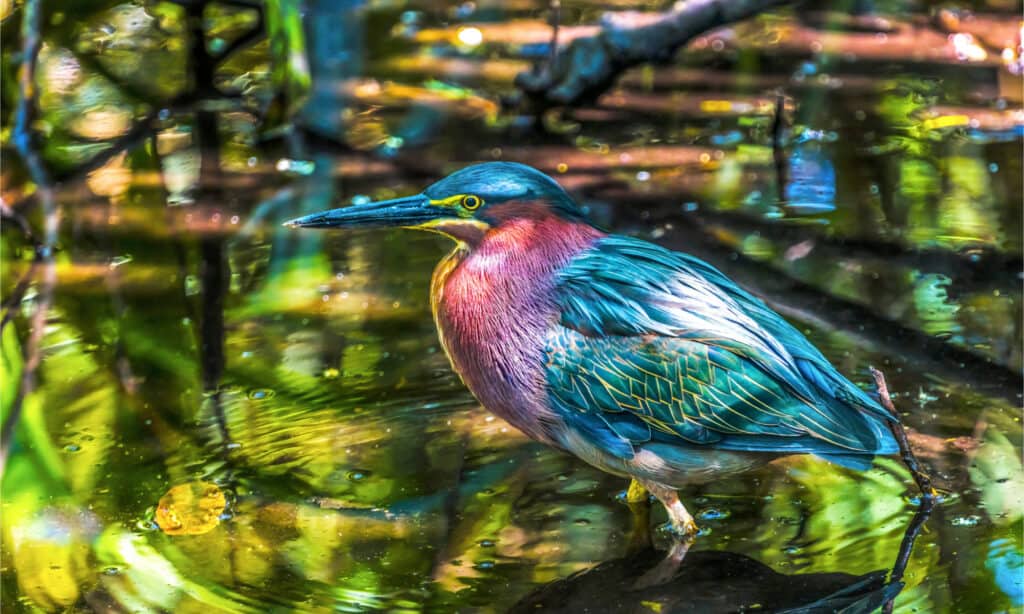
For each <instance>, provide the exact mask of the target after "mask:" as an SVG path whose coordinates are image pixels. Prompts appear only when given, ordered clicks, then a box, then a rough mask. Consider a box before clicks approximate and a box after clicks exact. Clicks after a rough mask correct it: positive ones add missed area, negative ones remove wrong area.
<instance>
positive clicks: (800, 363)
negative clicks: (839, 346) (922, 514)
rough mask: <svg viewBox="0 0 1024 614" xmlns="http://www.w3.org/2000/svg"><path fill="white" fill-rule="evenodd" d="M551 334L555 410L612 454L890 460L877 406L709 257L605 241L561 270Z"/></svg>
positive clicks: (549, 350)
mask: <svg viewBox="0 0 1024 614" xmlns="http://www.w3.org/2000/svg"><path fill="white" fill-rule="evenodd" d="M556 297H557V301H558V304H559V306H560V308H561V321H560V325H559V326H556V327H555V328H554V329H553V330H552V331H551V333H550V334H549V336H548V339H547V360H548V362H547V379H548V388H549V393H550V397H551V399H552V404H553V405H554V406H555V407H556V408H557V409H558V410H560V411H561V412H562V413H563V415H564V416H565V418H566V420H567V422H568V423H569V424H572V425H573V426H575V427H576V428H578V429H579V430H581V431H583V432H585V433H587V434H588V435H590V436H591V437H595V438H600V439H602V444H603V446H604V447H605V448H606V449H611V450H613V451H616V452H617V453H619V454H620V455H621V456H629V454H630V450H631V447H632V446H633V445H635V444H639V443H643V442H645V441H650V440H657V441H660V442H666V441H668V442H671V441H678V442H686V443H688V444H705V445H713V446H715V447H719V448H723V449H732V450H748V451H771V452H811V453H816V454H821V455H826V456H827V455H829V454H847V453H854V454H867V455H870V454H888V453H891V452H893V451H895V443H894V441H892V438H891V436H890V435H889V431H888V428H887V426H886V424H885V422H884V418H883V416H884V414H883V412H884V410H882V409H881V408H880V407H878V406H877V404H876V403H875V402H874V401H873V400H872V399H871V398H870V397H869V396H867V395H866V394H864V393H863V392H862V391H861V390H860V389H858V388H857V387H856V386H854V385H853V384H852V383H850V382H849V381H848V380H846V379H845V378H844V377H843V376H842V375H840V374H839V373H838V372H837V371H836V370H835V369H834V368H833V367H832V366H831V365H830V364H829V363H828V361H827V360H826V359H825V358H824V357H823V356H822V355H821V353H820V352H818V351H817V350H816V349H815V348H814V347H813V346H812V345H811V344H810V343H809V342H808V341H807V340H806V339H805V338H804V337H803V335H801V334H800V333H799V332H798V331H796V330H795V329H793V328H792V327H791V326H790V325H789V324H788V323H786V322H785V320H783V319H782V318H781V317H780V316H778V315H777V314H775V313H774V312H773V311H771V310H770V309H769V308H768V307H767V306H765V305H764V303H762V302H761V301H759V300H758V299H756V298H755V297H753V296H751V295H749V294H747V293H746V292H744V291H743V290H742V289H740V288H739V287H738V286H736V285H735V284H733V283H732V282H731V281H729V280H728V279H727V278H726V277H725V276H724V275H722V274H721V273H719V272H718V271H716V270H715V269H713V268H712V267H710V266H709V265H707V264H705V263H703V262H701V261H699V260H696V259H694V258H690V257H687V256H684V255H682V254H677V253H674V252H671V251H668V250H665V249H663V248H661V247H658V246H656V245H653V244H650V243H646V242H643V241H638V240H634V239H628V238H625V237H609V238H606V239H604V240H602V241H600V242H598V244H597V245H596V246H595V247H594V248H593V249H592V250H590V251H588V252H585V253H584V254H582V255H581V256H580V257H578V258H577V259H576V260H575V261H573V262H572V263H571V264H570V265H569V266H567V267H566V269H564V270H563V271H562V272H561V274H560V277H559V284H558V288H557V293H556Z"/></svg>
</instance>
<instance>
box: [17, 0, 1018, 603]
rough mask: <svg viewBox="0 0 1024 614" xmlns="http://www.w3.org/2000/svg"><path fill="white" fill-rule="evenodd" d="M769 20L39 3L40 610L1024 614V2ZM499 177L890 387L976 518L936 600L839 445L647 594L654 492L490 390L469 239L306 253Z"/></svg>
mask: <svg viewBox="0 0 1024 614" xmlns="http://www.w3.org/2000/svg"><path fill="white" fill-rule="evenodd" d="M712 4H713V3H712ZM735 4H736V5H737V6H741V5H742V6H743V7H746V9H745V10H747V14H748V15H749V16H750V18H748V19H744V20H742V21H737V22H735V23H724V22H719V23H715V22H714V19H712V20H711V22H708V23H703V22H699V21H697V20H695V19H694V20H690V21H689V22H688V23H695V24H698V25H700V26H701V27H699V28H697V27H695V31H693V32H690V33H689V34H688V35H687V36H686V37H684V38H683V39H679V38H677V39H674V40H673V39H672V38H671V36H669V38H665V36H666V35H665V30H664V28H661V26H660V22H659V19H673V18H677V17H681V18H683V21H684V23H686V22H687V20H686V17H687V13H686V12H687V11H688V10H690V8H692V6H693V5H694V3H693V2H691V3H689V4H686V3H682V4H677V5H675V6H672V5H665V4H663V3H655V2H649V1H644V0H640V1H634V2H627V1H625V0H573V1H571V2H570V1H569V0H566V1H565V2H564V3H562V4H559V3H557V2H555V3H554V4H552V5H549V4H547V3H546V2H544V0H513V1H509V2H498V1H496V0H476V1H473V0H467V1H466V2H462V3H457V2H447V3H445V2H434V1H432V0H368V1H367V0H337V1H331V0H305V1H300V0H266V1H265V2H260V1H258V0H225V1H222V2H214V1H205V0H173V1H166V2H159V1H155V0H141V1H135V2H128V1H122V0H66V1H61V2H56V1H47V2H40V1H38V0H23V1H20V2H19V1H15V0H4V1H2V2H0V18H2V22H0V36H2V47H3V59H2V91H0V97H2V105H3V108H2V113H0V115H2V121H3V125H2V128H0V136H2V152H0V153H2V157H3V159H2V162H3V164H2V174H0V188H2V194H0V196H2V209H0V212H2V215H3V217H2V247H0V250H2V270H0V273H2V278H0V290H2V298H3V320H2V336H0V358H2V365H3V371H2V382H0V409H2V414H3V415H2V418H3V445H2V454H3V465H2V472H3V473H2V480H3V481H2V504H0V516H2V518H0V522H2V540H3V548H2V559H0V580H2V583H0V591H2V593H0V594H2V605H3V608H4V610H5V611H8V610H9V611H11V612H18V611H131V612H141V611H183V612H193V611H203V612H211V611H285V610H293V609H294V610H303V611H344V612H362V611H390V612H420V611H432V612H433V611H441V612H443V611H479V612H504V611H507V610H509V609H510V608H514V607H518V608H521V609H523V610H527V611H539V610H543V608H545V607H546V608H548V609H549V610H552V611H554V610H558V611H571V612H579V611H586V610H587V608H589V610H590V611H623V612H661V611H666V612H667V611H701V612H710V611H746V610H751V609H759V610H761V611H779V610H782V609H785V608H796V607H801V606H805V607H811V606H808V604H813V603H818V604H819V610H813V609H805V610H800V611H832V609H834V607H831V606H821V605H820V604H821V603H833V602H827V601H826V602H822V601H821V599H824V598H826V597H828V596H829V595H834V594H835V593H836V591H839V590H840V589H841V588H842V587H844V586H852V587H854V588H853V589H851V590H854V592H856V591H861V593H863V594H865V595H868V597H867V598H866V600H862V601H861V602H858V603H859V604H860V605H859V606H858V607H860V608H861V610H858V611H870V610H872V609H874V608H875V607H876V606H877V605H878V602H877V599H876V597H877V594H876V595H875V597H871V596H870V595H871V592H872V591H876V589H877V590H883V591H884V590H888V591H889V592H888V593H886V595H888V596H891V595H893V594H896V593H897V592H898V595H897V596H896V602H895V605H896V611H907V612H910V611H915V612H1005V611H1021V607H1022V606H1024V586H1022V577H1024V554H1022V546H1021V539H1022V524H1021V519H1022V513H1024V494H1022V493H1024V470H1022V465H1021V386H1022V383H1021V382H1022V380H1021V366H1022V330H1021V329H1022V318H1021V309H1022V308H1021V285H1022V273H1021V271H1022V265H1021V239H1022V223H1021V219H1022V198H1024V196H1022V164H1021V151H1022V141H1024V112H1022V110H1021V98H1022V86H1021V67H1022V64H1021V58H1020V56H1021V47H1020V45H1021V27H1022V22H1021V13H1022V7H1021V4H1020V2H1017V1H1013V0H987V1H985V0H977V1H974V2H962V3H959V4H958V3H955V2H954V3H947V2H928V1H924V0H916V1H913V0H906V1H903V0H892V1H883V0H877V1H876V2H864V1H860V0H858V1H853V2H840V3H821V4H820V5H818V4H814V3H804V4H801V5H799V6H793V5H792V4H786V3H784V2H761V3H758V2H755V1H750V2H747V1H744V2H737V3H735ZM826 9H827V10H826ZM625 11H645V12H646V14H644V15H637V14H630V13H623V12H625ZM608 12H618V13H619V15H618V17H609V16H607V15H606V14H607V13H608ZM705 26H706V27H705ZM644 28H653V29H649V30H645V29H644ZM659 28H660V29H659ZM616 33H619V34H622V33H625V35H624V36H623V37H622V38H623V40H625V41H626V42H625V43H623V44H624V45H625V51H624V52H622V50H621V49H620V52H622V55H620V56H617V57H615V58H613V59H612V60H609V59H608V57H605V56H601V55H600V53H601V51H602V49H603V50H605V51H607V49H608V48H607V45H606V43H607V41H608V40H610V39H611V38H614V36H613V35H614V34H616ZM677 34H678V32H677ZM638 41H639V42H638ZM642 41H647V42H651V41H653V42H654V43H657V44H650V45H647V46H646V47H645V46H644V45H643V44H641V42H642ZM663 43H664V44H663ZM601 45H605V46H604V47H602V46H601ZM677 47H678V52H676V53H673V52H672V51H673V50H674V49H675V48H677ZM623 57H627V58H628V61H626V60H623ZM588 58H589V59H593V60H594V61H593V62H591V63H590V64H588V63H587V62H585V61H584V60H587V59H588ZM602 58H604V60H605V62H604V64H602ZM601 70H604V71H605V72H604V73H602V74H604V77H603V78H600V79H598V78H594V79H590V80H589V81H588V74H590V73H588V71H591V72H593V71H598V72H600V71H601ZM517 75H523V76H520V77H519V80H518V82H517V81H516V78H517ZM609 77H610V78H609ZM517 83H518V85H517ZM580 83H587V84H589V85H588V87H587V88H582V87H576V88H575V89H574V87H575V86H577V85H579V84H580ZM538 84H539V85H538ZM560 87H561V89H559V88H560ZM584 90H587V91H584ZM562 103H567V104H562ZM486 160H514V161H519V162H525V163H528V164H531V165H533V166H536V167H537V168H539V169H541V170H543V171H544V172H547V173H549V174H551V175H552V176H553V177H555V178H556V179H557V180H558V181H559V182H560V183H561V184H562V185H563V186H565V187H566V188H567V189H568V190H569V191H570V192H571V193H572V194H573V195H574V196H575V197H576V198H577V199H578V201H579V202H580V203H581V204H583V205H584V206H585V207H586V208H587V210H588V211H589V213H590V215H591V217H592V218H593V219H594V220H595V221H596V222H597V223H599V224H601V225H603V226H605V227H608V228H611V229H613V230H615V231H616V232H620V233H626V234H632V235H636V236H640V237H643V238H646V239H648V240H652V241H655V242H658V243H661V244H663V245H666V246H669V247H671V248H673V249H678V250H682V251H687V252H689V253H692V254H694V255H697V256H699V257H701V258H704V259H706V260H708V261H709V262H710V263H712V264H713V265H715V266H716V267H718V268H720V269H722V270H723V271H724V272H725V273H726V274H727V275H729V276H731V277H733V278H734V279H736V280H737V281H738V282H740V283H741V284H743V285H745V286H746V287H747V288H749V289H750V290H751V291H753V292H754V293H756V294H758V295H759V296H761V297H763V298H764V299H765V300H766V301H767V302H769V303H770V304H771V305H772V306H773V307H774V308H776V309H777V310H779V311H780V313H782V314H783V315H785V316H786V317H787V318H788V319H789V320H790V321H791V322H793V323H794V324H795V325H796V326H797V327H798V328H800V329H801V330H803V331H804V332H805V333H806V334H807V335H808V336H809V338H810V339H811V340H812V341H813V342H814V343H815V344H816V345H817V346H818V347H820V348H821V349H822V351H823V352H824V353H825V354H826V355H827V356H828V357H829V358H830V359H831V360H832V361H833V362H834V363H835V364H836V365H837V367H838V368H839V369H840V371H842V372H843V373H844V374H846V375H847V376H849V377H850V378H851V379H852V380H854V381H855V382H857V383H858V384H861V385H863V386H865V387H867V386H868V382H870V376H869V373H868V367H869V366H875V367H878V368H880V369H882V370H883V371H885V373H886V374H887V377H888V380H889V386H890V388H891V389H892V390H893V392H894V394H893V397H894V400H895V403H896V405H897V406H898V407H899V408H900V410H901V411H902V412H903V414H904V420H905V422H906V423H907V424H908V426H909V427H911V429H912V431H913V432H912V443H913V444H914V447H915V449H916V450H917V452H918V453H919V454H920V455H921V457H922V458H923V459H924V460H925V463H926V465H927V467H928V468H929V470H930V472H931V473H932V475H933V477H934V478H935V480H936V482H937V485H938V486H939V487H940V488H941V489H942V490H943V491H944V492H945V497H944V499H943V502H942V503H941V505H939V506H938V507H937V508H936V510H935V511H934V512H933V513H932V515H931V517H930V518H929V519H928V520H927V522H926V524H925V526H924V529H923V531H922V533H921V535H920V537H919V538H918V540H917V543H916V546H915V548H914V549H913V551H912V552H911V553H910V560H909V564H908V566H907V567H906V575H905V577H903V578H902V580H903V583H905V587H902V591H900V588H901V585H895V586H894V585H889V587H888V588H885V589H878V586H879V585H880V584H884V581H885V576H886V574H887V573H888V570H889V569H890V568H891V567H892V566H893V564H894V561H895V559H896V557H897V553H898V550H899V547H900V543H901V540H903V537H904V531H905V529H906V528H907V526H908V524H909V523H910V522H911V518H912V515H913V512H914V502H915V500H914V499H912V497H913V495H914V493H915V490H914V488H913V484H912V482H911V481H910V480H909V476H908V474H907V473H906V471H905V470H904V469H903V468H902V466H901V465H900V464H899V462H898V461H897V460H895V459H881V460H879V461H878V463H877V464H876V466H875V468H874V469H873V470H872V471H870V472H867V473H864V474H856V473H852V472H848V471H846V470H844V469H842V468H840V467H837V466H835V465H831V464H828V463H825V462H822V461H817V460H815V459H813V458H793V459H785V460H783V461H781V462H779V463H776V464H773V465H771V466H768V467H766V468H764V469H763V470H759V471H757V472H755V473H752V474H747V475H745V476H741V477H738V478H736V479H729V480H721V481H719V482H716V483H714V484H710V485H706V486H698V487H692V488H690V489H687V490H686V491H685V492H683V493H682V495H683V499H684V501H687V502H688V504H689V505H690V506H691V509H692V510H694V511H695V512H696V515H697V519H698V523H699V524H700V525H701V526H702V527H704V531H703V535H702V536H701V537H700V538H699V540H698V541H697V543H696V545H695V546H694V549H693V551H692V552H691V554H690V557H689V558H688V560H687V562H686V563H685V564H684V571H685V573H684V574H683V576H682V577H680V578H679V579H678V581H676V582H675V583H672V584H669V585H666V586H663V587H658V589H657V590H656V591H654V592H646V593H645V592H643V591H628V590H623V589H622V588H621V587H622V586H628V584H626V585H624V584H623V582H625V581H626V580H624V578H625V579H628V578H629V577H630V575H631V574H634V575H639V573H641V572H642V571H643V570H642V569H640V570H639V571H637V569H636V568H637V566H638V565H641V563H637V562H635V561H634V560H633V559H629V558H628V557H627V551H626V550H627V549H626V545H627V544H626V541H627V539H626V536H627V533H628V531H629V528H630V514H629V510H628V509H627V507H626V506H625V505H624V504H623V503H622V502H621V491H622V490H623V489H624V488H625V486H626V485H625V483H624V482H623V481H622V480H620V479H617V478H614V477H611V476H608V475H605V474H602V473H600V472H598V471H597V470H595V469H592V468H590V467H589V466H587V465H585V464H583V463H582V462H581V461H577V460H575V459H573V458H570V457H569V456H566V455H563V454H560V453H557V452H554V451H552V450H549V449H547V448H545V447H542V446H540V445H538V444H534V443H532V442H530V441H528V440H527V439H525V437H523V436H522V435H520V434H519V433H518V432H516V431H515V430H514V429H511V428H510V427H508V426H507V425H506V424H504V423H503V422H502V421H500V420H498V419H496V418H493V417H491V416H489V415H488V414H487V413H486V412H484V411H483V410H482V409H481V408H480V407H479V406H478V405H477V404H476V403H475V402H474V400H473V398H472V397H471V396H470V395H469V393H468V392H467V391H466V390H465V388H464V387H463V386H462V385H461V383H460V382H459V380H458V378H457V377H456V376H455V375H454V374H453V373H452V371H451V370H450V368H449V365H448V362H447V359H446V358H445V356H444V354H443V352H442V351H441V349H440V347H439V344H438V341H437V338H436V333H435V330H434V326H433V322H432V319H431V316H430V308H429V302H428V284H429V278H430V273H431V270H432V267H433V266H434V264H435V263H436V262H437V261H438V260H439V259H440V258H441V257H442V256H443V254H444V253H445V252H446V251H447V250H448V249H450V245H449V243H448V242H447V241H446V240H445V239H444V238H443V237H440V236H437V235H432V234H427V233H413V232H407V231H394V232H363V233H317V232H297V231H289V230H287V229H284V228H281V226H280V223H281V222H282V221H284V220H286V219H290V218H293V217H296V216H299V215H302V214H306V213H310V212H313V211H318V210H322V209H327V208H331V207H336V206H342V205H344V204H347V203H357V202H361V201H364V200H367V199H379V198H389V197H393V196H398V195H402V194H408V193H413V192H417V191H419V190H420V189H422V188H423V187H424V186H425V185H427V184H429V183H430V182H432V181H434V180H436V179H438V178H440V177H442V176H444V175H445V174H447V173H449V172H451V171H453V170H456V169H458V168H460V167H462V166H464V165H466V164H469V163H472V162H478V161H486ZM661 514H662V512H661V511H660V510H658V511H656V512H655V513H654V515H655V517H654V522H655V523H660V522H663V521H664V518H663V516H662V515H661ZM623 557H626V558H623ZM630 561H633V562H630ZM647 562H648V563H649V562H650V561H647ZM627 563H628V564H627ZM573 574H576V575H573ZM879 574H881V575H879ZM880 578H881V580H880ZM896 579H898V578H896ZM876 593H877V591H876ZM858 594H860V593H858ZM858 598H859V597H858ZM872 599H874V600H872ZM517 604H518V605H517ZM559 608H561V609H559ZM686 608H690V609H686ZM820 608H825V609H820Z"/></svg>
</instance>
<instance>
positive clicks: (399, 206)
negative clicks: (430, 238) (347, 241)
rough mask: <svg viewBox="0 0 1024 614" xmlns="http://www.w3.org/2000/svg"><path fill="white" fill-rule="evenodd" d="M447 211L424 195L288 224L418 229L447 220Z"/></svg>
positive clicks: (286, 224) (295, 225)
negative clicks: (406, 227)
mask: <svg viewBox="0 0 1024 614" xmlns="http://www.w3.org/2000/svg"><path fill="white" fill-rule="evenodd" d="M445 212H446V211H445V209H444V208H442V207H435V206H433V205H431V204H430V199H429V198H427V197H426V196H424V195H422V194H416V195H415V196H404V197H402V198H394V199H392V200H382V201H378V202H373V203H364V204H361V205H352V206H351V207H342V208H341V209H331V210H330V211H322V212H320V213H313V214H311V215H307V216H304V217H299V218H295V219H294V220H288V221H287V222H285V223H284V225H285V226H288V227H291V228H389V227H395V226H416V225H417V224H422V223H423V222H429V221H430V220H433V219H436V218H439V217H443V216H444V215H445Z"/></svg>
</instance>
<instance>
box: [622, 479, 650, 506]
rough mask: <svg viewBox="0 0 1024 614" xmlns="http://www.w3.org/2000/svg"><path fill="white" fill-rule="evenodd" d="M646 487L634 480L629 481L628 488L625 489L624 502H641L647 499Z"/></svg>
mask: <svg viewBox="0 0 1024 614" xmlns="http://www.w3.org/2000/svg"><path fill="white" fill-rule="evenodd" d="M647 497H648V494H647V489H646V488H644V485H643V484H641V483H640V482H637V481H636V480H630V481H629V488H628V489H626V503H643V502H645V501H647Z"/></svg>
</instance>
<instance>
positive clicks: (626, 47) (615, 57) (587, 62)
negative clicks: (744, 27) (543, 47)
mask: <svg viewBox="0 0 1024 614" xmlns="http://www.w3.org/2000/svg"><path fill="white" fill-rule="evenodd" d="M788 3H789V0H688V1H687V2H681V3H679V4H677V5H676V6H675V7H673V8H672V9H671V10H669V11H667V12H665V13H662V14H647V13H622V14H608V15H606V16H605V18H604V19H603V20H602V24H601V25H602V28H601V31H600V32H599V33H598V34H596V35H593V36H588V37H583V38H578V39H576V40H574V41H573V42H572V43H570V44H569V46H568V47H565V48H563V49H560V50H558V53H557V55H555V56H554V61H549V62H546V63H545V64H544V65H543V66H538V67H534V69H533V70H532V71H529V72H522V73H520V74H519V75H517V76H516V85H517V86H518V87H519V89H520V90H522V92H523V93H524V94H525V95H526V97H527V98H528V99H529V100H530V101H531V102H532V104H533V105H534V107H536V109H537V110H542V109H544V108H546V107H551V106H574V105H579V104H584V103H588V102H592V101H594V100H596V99H597V98H598V97H599V96H600V95H601V94H603V93H604V92H605V91H607V90H608V88H610V87H611V86H612V84H614V82H615V80H616V79H617V78H618V76H619V75H620V74H622V72H623V71H625V70H626V69H627V68H630V67H633V66H636V65H638V64H644V63H647V62H660V61H666V60H668V59H671V57H672V56H673V54H675V52H676V50H678V49H679V48H680V47H682V46H683V45H685V44H686V43H688V42H689V41H690V40H692V39H693V38H695V37H697V36H698V35H700V34H702V33H704V32H707V31H708V30H711V29H713V28H717V27H720V26H724V25H728V24H731V23H735V22H737V21H741V20H744V19H747V18H749V17H753V16H754V15H757V14H759V13H762V12H764V11H766V10H768V9H771V8H775V7H777V6H781V5H784V4H788Z"/></svg>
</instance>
